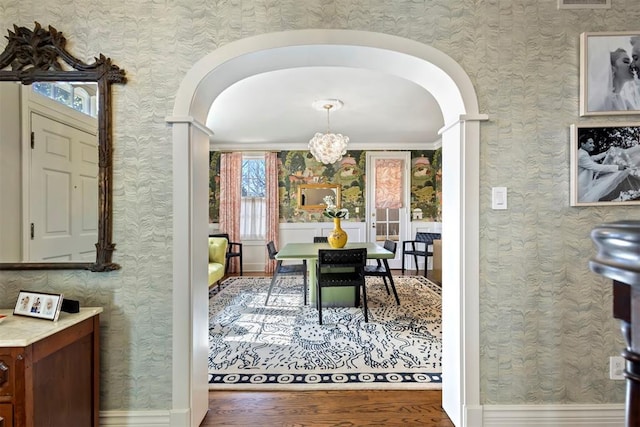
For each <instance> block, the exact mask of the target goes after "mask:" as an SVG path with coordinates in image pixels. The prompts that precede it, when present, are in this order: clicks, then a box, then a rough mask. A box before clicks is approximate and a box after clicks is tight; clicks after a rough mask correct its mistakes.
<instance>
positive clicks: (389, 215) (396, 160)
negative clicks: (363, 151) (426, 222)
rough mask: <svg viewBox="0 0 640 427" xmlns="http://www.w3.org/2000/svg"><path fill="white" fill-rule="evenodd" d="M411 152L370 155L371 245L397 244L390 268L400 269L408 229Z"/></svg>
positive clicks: (369, 223) (368, 204)
mask: <svg viewBox="0 0 640 427" xmlns="http://www.w3.org/2000/svg"><path fill="white" fill-rule="evenodd" d="M410 160H411V157H410V153H409V152H388V153H367V176H369V177H372V178H373V179H368V180H367V190H366V193H367V229H368V230H369V235H368V241H370V242H376V243H378V244H380V245H382V244H384V241H385V240H387V239H388V240H393V241H395V242H397V243H398V250H397V252H396V257H395V259H393V260H389V266H390V267H391V268H400V267H401V263H400V253H401V252H402V250H401V247H400V245H401V244H402V241H403V240H406V237H405V236H406V234H407V230H408V226H409V209H408V206H409V194H410V193H409V165H410Z"/></svg>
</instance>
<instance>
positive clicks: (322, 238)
mask: <svg viewBox="0 0 640 427" xmlns="http://www.w3.org/2000/svg"><path fill="white" fill-rule="evenodd" d="M313 243H329V240H328V238H327V236H314V237H313Z"/></svg>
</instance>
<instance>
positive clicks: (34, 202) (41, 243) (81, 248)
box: [28, 113, 98, 262]
mask: <svg viewBox="0 0 640 427" xmlns="http://www.w3.org/2000/svg"><path fill="white" fill-rule="evenodd" d="M31 130H32V132H33V135H34V144H33V149H32V150H31V185H30V191H29V194H30V204H29V218H30V222H31V223H32V224H33V228H32V230H33V231H32V234H33V237H32V238H31V240H30V241H29V254H28V256H29V261H49V262H53V261H93V260H94V259H93V258H95V244H96V242H97V241H98V205H97V200H98V176H97V170H98V168H97V161H98V145H97V144H98V139H97V137H96V135H92V134H90V133H88V132H85V131H82V130H79V129H77V128H74V127H72V126H69V125H67V124H65V123H62V122H60V121H56V120H53V119H51V118H48V117H45V116H42V115H40V114H37V113H32V114H31Z"/></svg>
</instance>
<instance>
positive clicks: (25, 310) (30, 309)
mask: <svg viewBox="0 0 640 427" xmlns="http://www.w3.org/2000/svg"><path fill="white" fill-rule="evenodd" d="M62 300H63V297H62V294H50V293H46V292H32V291H20V293H19V294H18V300H17V301H16V307H15V308H14V310H13V314H15V315H18V316H29V317H37V318H39V319H46V320H53V321H56V320H58V316H59V315H60V309H61V308H62Z"/></svg>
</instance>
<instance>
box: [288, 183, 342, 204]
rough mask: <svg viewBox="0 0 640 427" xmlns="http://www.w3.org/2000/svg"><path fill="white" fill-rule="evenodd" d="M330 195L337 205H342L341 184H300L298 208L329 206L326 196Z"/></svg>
mask: <svg viewBox="0 0 640 427" xmlns="http://www.w3.org/2000/svg"><path fill="white" fill-rule="evenodd" d="M327 196H330V197H331V198H332V199H333V203H335V205H336V207H338V208H339V207H340V200H341V199H340V184H300V185H299V186H298V209H303V210H322V209H324V208H326V207H327V205H326V203H325V202H324V198H325V197H327Z"/></svg>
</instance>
